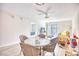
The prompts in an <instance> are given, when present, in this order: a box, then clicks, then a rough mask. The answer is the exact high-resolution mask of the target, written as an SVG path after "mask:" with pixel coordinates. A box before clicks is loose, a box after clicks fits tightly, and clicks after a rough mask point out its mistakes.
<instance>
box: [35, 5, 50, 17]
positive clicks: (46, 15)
mask: <svg viewBox="0 0 79 59" xmlns="http://www.w3.org/2000/svg"><path fill="white" fill-rule="evenodd" d="M36 10H37V11H38V12H40V14H39V15H44V16H45V18H49V13H50V12H49V11H50V10H51V7H50V6H49V7H46V10H42V9H36Z"/></svg>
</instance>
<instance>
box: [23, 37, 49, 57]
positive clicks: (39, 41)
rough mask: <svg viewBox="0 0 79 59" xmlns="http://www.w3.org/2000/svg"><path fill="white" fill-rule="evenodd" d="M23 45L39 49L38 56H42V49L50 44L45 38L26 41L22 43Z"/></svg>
mask: <svg viewBox="0 0 79 59" xmlns="http://www.w3.org/2000/svg"><path fill="white" fill-rule="evenodd" d="M24 43H25V44H28V45H31V46H34V47H39V48H40V56H43V55H44V53H43V47H44V46H46V45H48V44H50V40H48V39H45V38H40V39H27V40H25V41H24Z"/></svg>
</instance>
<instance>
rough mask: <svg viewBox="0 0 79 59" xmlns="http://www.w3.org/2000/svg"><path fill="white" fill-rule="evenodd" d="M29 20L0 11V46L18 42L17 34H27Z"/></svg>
mask: <svg viewBox="0 0 79 59" xmlns="http://www.w3.org/2000/svg"><path fill="white" fill-rule="evenodd" d="M30 23H31V22H30V21H29V20H27V19H24V20H23V21H22V20H20V18H19V17H16V16H15V17H14V18H12V17H11V15H9V14H7V13H5V12H2V11H0V46H5V45H11V44H15V43H19V42H20V40H19V35H20V34H25V35H26V36H27V35H29V32H30V27H31V25H30Z"/></svg>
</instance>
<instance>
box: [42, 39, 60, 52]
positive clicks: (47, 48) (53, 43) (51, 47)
mask: <svg viewBox="0 0 79 59" xmlns="http://www.w3.org/2000/svg"><path fill="white" fill-rule="evenodd" d="M57 43H58V38H57V37H56V38H54V39H51V41H50V44H48V45H47V46H44V47H43V50H44V51H47V52H53V53H54V49H55V46H56V44H57Z"/></svg>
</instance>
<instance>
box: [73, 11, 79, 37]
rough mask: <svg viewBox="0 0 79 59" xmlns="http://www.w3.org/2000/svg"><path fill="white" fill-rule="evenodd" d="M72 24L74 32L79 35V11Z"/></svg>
mask: <svg viewBox="0 0 79 59" xmlns="http://www.w3.org/2000/svg"><path fill="white" fill-rule="evenodd" d="M72 25H73V33H77V35H78V36H79V11H77V12H76V14H75V16H74V18H73V21H72Z"/></svg>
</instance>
